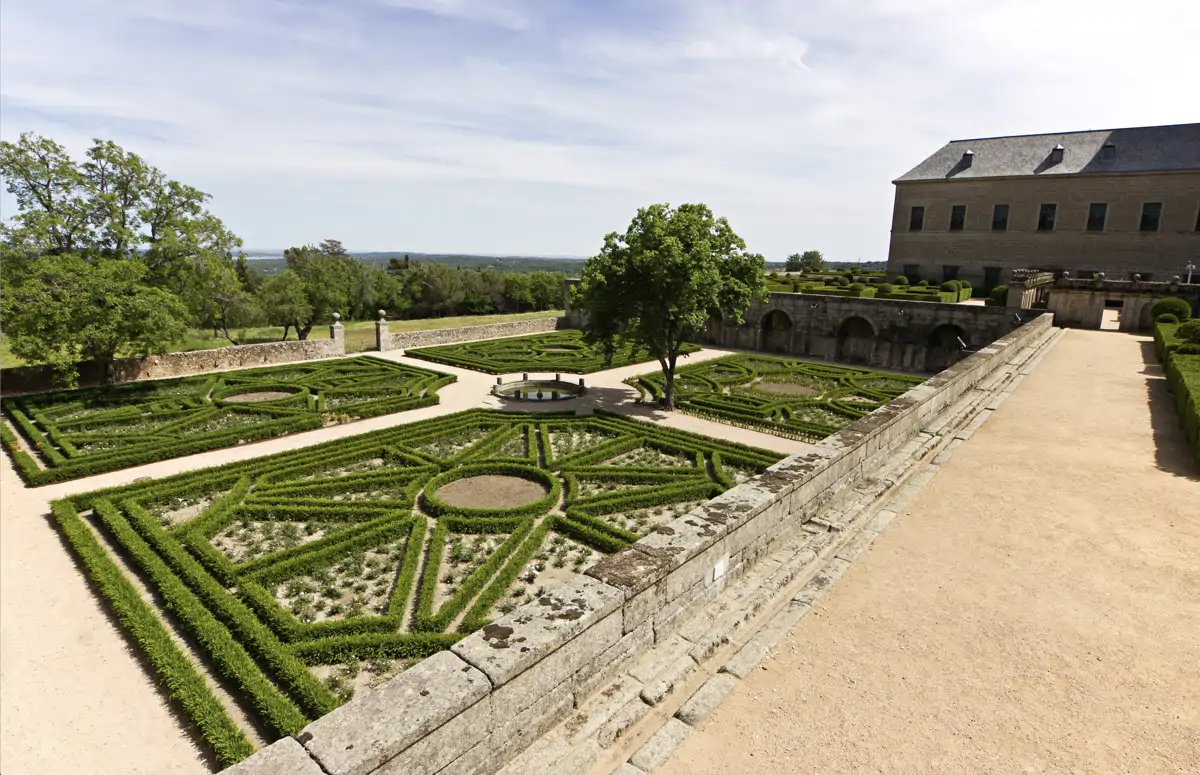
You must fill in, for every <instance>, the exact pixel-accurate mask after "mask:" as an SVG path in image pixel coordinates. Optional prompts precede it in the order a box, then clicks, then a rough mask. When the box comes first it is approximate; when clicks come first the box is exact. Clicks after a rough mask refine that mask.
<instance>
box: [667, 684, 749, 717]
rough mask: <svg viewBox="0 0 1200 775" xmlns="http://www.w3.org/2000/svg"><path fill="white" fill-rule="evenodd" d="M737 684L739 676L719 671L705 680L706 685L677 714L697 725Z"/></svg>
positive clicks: (676, 715)
mask: <svg viewBox="0 0 1200 775" xmlns="http://www.w3.org/2000/svg"><path fill="white" fill-rule="evenodd" d="M734 686H737V678H736V677H734V675H733V674H732V673H717V674H716V675H714V676H713V677H712V678H709V679H708V680H707V681H705V682H704V685H703V686H701V687H700V689H699V690H698V691H697V692H696V693H695V694H693V695H692V697H691V699H689V700H688V701H687V702H685V703H684V704H683V707H681V708H680V709H679V711H678V712H677V713H676V714H675V717H676V718H678V719H679V720H680V721H682V722H683V723H685V724H687V725H689V726H693V727H694V726H696V725H697V724H699V723H700V722H701V721H703V720H704V719H706V718H708V717H709V716H711V715H712V712H713V711H714V710H716V709H717V707H718V706H720V704H721V703H722V702H724V701H725V697H726V696H728V695H729V692H731V691H733V687H734Z"/></svg>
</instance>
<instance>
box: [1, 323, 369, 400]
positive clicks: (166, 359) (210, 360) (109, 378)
mask: <svg viewBox="0 0 1200 775" xmlns="http://www.w3.org/2000/svg"><path fill="white" fill-rule="evenodd" d="M336 327H337V329H338V330H339V331H340V329H341V328H342V326H341V325H340V324H336ZM345 354H346V341H345V338H344V337H341V336H337V337H335V338H330V339H306V340H305V341H303V342H299V341H291V342H265V343H263V344H244V345H239V346H237V347H222V348H220V349H217V350H193V351H191V352H186V353H167V354H165V355H148V356H146V357H145V358H118V359H117V360H115V361H112V362H111V363H101V362H99V361H84V362H83V363H81V364H80V365H79V386H80V387H95V386H97V385H103V384H105V383H118V382H134V381H136V380H142V379H166V378H169V377H186V376H188V375H191V374H201V373H203V372H206V371H227V370H230V369H250V368H255V367H257V366H270V365H272V364H276V363H292V362H295V361H312V360H318V359H320V358H336V357H338V356H340V355H345ZM54 389H56V386H55V384H54V372H53V370H52V369H51V368H50V367H48V366H17V367H15V368H11V369H4V370H3V371H0V390H2V392H3V394H4V395H13V394H16V393H34V392H39V391H44V390H54Z"/></svg>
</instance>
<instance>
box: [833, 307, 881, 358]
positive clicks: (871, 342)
mask: <svg viewBox="0 0 1200 775" xmlns="http://www.w3.org/2000/svg"><path fill="white" fill-rule="evenodd" d="M874 356H875V327H874V326H872V325H871V322H870V321H869V320H867V319H866V318H860V317H858V316H857V315H855V316H854V317H849V318H846V319H845V320H843V321H842V325H841V326H840V327H839V328H838V339H837V359H838V360H839V361H841V362H842V363H859V364H863V365H865V366H870V365H871V361H872V359H873V358H874Z"/></svg>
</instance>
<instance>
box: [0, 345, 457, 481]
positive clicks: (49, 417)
mask: <svg viewBox="0 0 1200 775" xmlns="http://www.w3.org/2000/svg"><path fill="white" fill-rule="evenodd" d="M453 381H454V377H452V376H449V375H446V374H441V373H439V372H436V371H431V370H426V369H418V368H413V367H411V366H405V365H402V364H398V363H392V362H391V361H385V360H381V359H379V358H370V357H366V356H360V357H357V358H342V359H337V360H328V361H320V362H315V363H302V364H289V365H287V366H274V367H269V368H261V369H244V370H241V371H227V372H220V373H217V374H210V375H207V376H199V377H186V378H182V379H168V380H154V381H148V382H136V383H132V384H126V385H117V386H110V387H105V388H88V389H85V390H72V391H60V392H56V393H41V394H37V395H29V396H21V397H15V398H6V399H4V401H3V404H2V406H3V412H4V415H5V417H6V418H7V419H8V420H9V421H10V422H11V423H12V424H13V427H14V428H16V430H17V431H18V432H19V433H20V434H21V435H22V436H23V437H24V438H25V440H26V441H27V442H28V443H29V445H30V447H31V448H32V449H33V450H35V452H36V454H29V453H27V452H25V451H23V450H21V449H20V448H19V446H18V445H17V444H16V442H15V439H14V440H13V441H11V442H10V441H9V438H8V437H9V436H10V435H12V432H11V431H10V430H8V429H7V428H5V429H4V434H5V440H4V441H5V444H4V446H5V447H6V448H7V449H8V450H9V453H10V454H11V455H12V457H13V460H14V462H15V463H16V468H17V471H18V472H19V473H20V474H21V477H22V478H23V479H24V480H25V481H26V482H28V483H29V484H33V485H39V484H48V483H51V482H61V481H65V480H67V479H77V478H79V477H81V476H91V475H93V474H98V473H102V472H104V471H115V470H119V469H122V468H130V467H133V466H139V465H143V464H145V463H152V462H155V461H158V460H166V459H168V458H174V457H181V456H183V455H192V454H195V453H197V452H204V451H206V450H211V449H221V448H223V447H231V446H234V445H237V444H244V443H246V442H250V441H258V440H260V439H266V438H271V437H274V436H284V435H287V434H290V433H297V432H300V431H306V430H311V429H314V428H320V427H322V426H324V425H330V424H333V423H338V422H346V421H350V420H357V419H362V418H365V417H375V416H377V415H381V414H392V413H394V412H403V411H406V410H409V409H415V408H417V407H421V406H430V405H433V404H436V403H437V402H438V397H437V391H438V389H439V388H440V387H442V386H443V385H446V384H449V383H451V382H453ZM0 425H2V424H0Z"/></svg>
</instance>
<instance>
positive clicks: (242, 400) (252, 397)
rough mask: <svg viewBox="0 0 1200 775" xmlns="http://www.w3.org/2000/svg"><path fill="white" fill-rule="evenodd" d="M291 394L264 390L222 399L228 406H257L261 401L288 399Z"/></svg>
mask: <svg viewBox="0 0 1200 775" xmlns="http://www.w3.org/2000/svg"><path fill="white" fill-rule="evenodd" d="M290 395H292V394H291V393H284V392H283V391H281V390H262V391H259V392H257V393H239V394H238V395H236V396H230V397H229V398H223V399H221V400H222V401H224V402H225V403H227V404H256V403H258V402H259V401H274V400H276V399H278V398H287V397H288V396H290Z"/></svg>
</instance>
